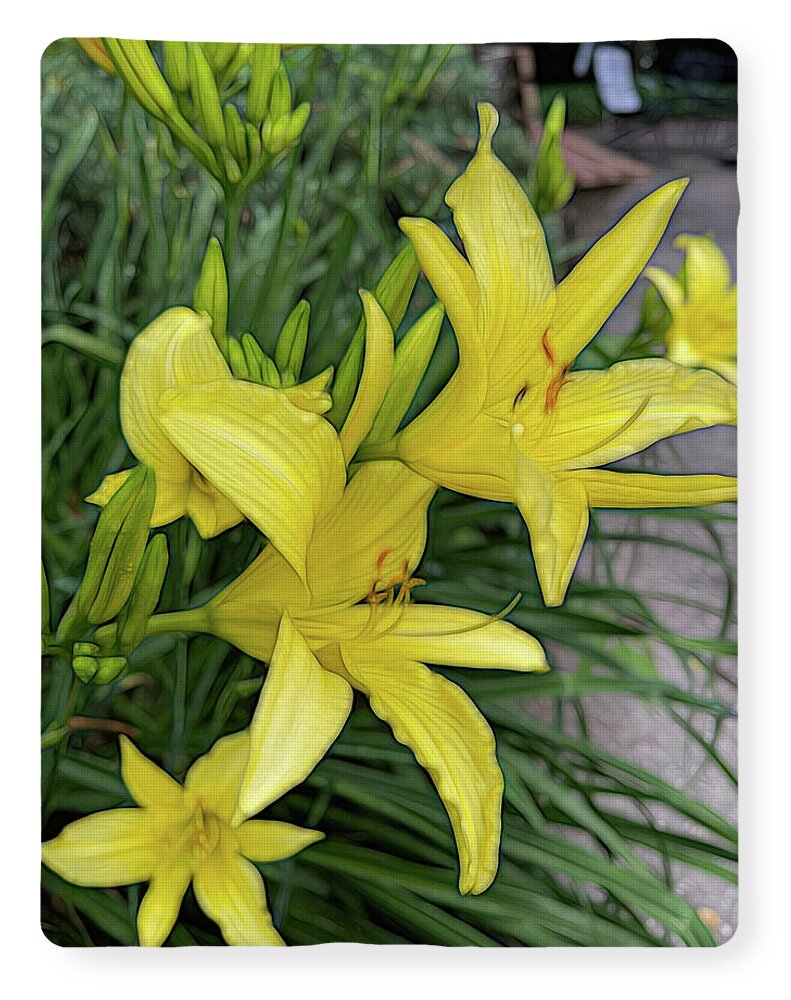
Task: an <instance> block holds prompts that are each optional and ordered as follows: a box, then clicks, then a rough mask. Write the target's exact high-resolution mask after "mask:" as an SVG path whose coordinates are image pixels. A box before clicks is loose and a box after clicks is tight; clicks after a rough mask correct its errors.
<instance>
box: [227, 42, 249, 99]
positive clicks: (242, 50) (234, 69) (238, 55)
mask: <svg viewBox="0 0 791 1000" xmlns="http://www.w3.org/2000/svg"><path fill="white" fill-rule="evenodd" d="M253 48H254V46H253V45H252V44H250V43H249V42H242V43H241V44H239V45H237V46H236V52H235V53H234V56H233V59H231V61H230V62H229V63H228V65H227V66H226V67H225V69H223V71H222V74H221V77H222V78H221V80H220V89H222V88H223V87H227V86H228V85H229V84H231V83H233V81H234V80H235V79H236V77H237V76H238V75H239V73H240V72H241V70H242V67H243V66H245V65H247V63H249V62H250V56H251V53H252V51H253Z"/></svg>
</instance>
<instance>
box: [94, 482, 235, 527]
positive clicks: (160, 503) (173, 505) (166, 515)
mask: <svg viewBox="0 0 791 1000" xmlns="http://www.w3.org/2000/svg"><path fill="white" fill-rule="evenodd" d="M132 471H133V470H132V469H123V470H122V471H121V472H113V473H112V474H111V475H109V476H105V477H104V479H103V480H102V482H101V484H100V486H99V488H98V489H97V490H94V492H93V493H91V495H90V496H87V497H86V498H85V499H86V501H87V502H88V503H93V504H96V506H97V507H104V506H105V504H106V503H107V502H108V501H109V500H110V498H111V497H113V496H115V494H116V493H117V492H118V490H119V489H120V488H121V487H122V486H123V484H124V483H125V482H126V480H127V479H128V478H129V475H130V473H131V472H132ZM188 498H189V480H188V479H184V480H181V481H180V482H170V481H168V480H166V479H163V480H157V496H156V500H155V501H154V510H153V511H152V513H151V527H152V528H158V527H159V526H160V525H163V524H170V523H171V521H175V520H177V519H178V518H180V517H183V515H184V514H185V513H186V512H187V504H188ZM237 518H238V511H237Z"/></svg>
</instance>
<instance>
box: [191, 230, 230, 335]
mask: <svg viewBox="0 0 791 1000" xmlns="http://www.w3.org/2000/svg"><path fill="white" fill-rule="evenodd" d="M192 302H193V305H194V306H195V311H196V312H206V313H208V314H209V316H210V317H211V332H212V334H213V335H214V339H215V340H216V341H217V346H218V347H219V348H220V350H221V351H222V352H223V354H224V353H225V346H226V340H227V334H226V331H227V329H228V274H227V272H226V269H225V258H224V257H223V253H222V247H221V246H220V241H219V240H218V239H217V237H216V236H212V238H211V239H210V240H209V245H208V247H207V248H206V256H205V257H204V258H203V265H202V267H201V272H200V277H199V278H198V283H197V285H196V286H195V292H194V294H193V296H192Z"/></svg>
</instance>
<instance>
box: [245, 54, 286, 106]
mask: <svg viewBox="0 0 791 1000" xmlns="http://www.w3.org/2000/svg"><path fill="white" fill-rule="evenodd" d="M279 65H280V46H279V45H255V46H253V51H252V55H251V57H250V83H249V85H248V87H247V118H248V120H249V121H251V122H253V124H255V125H258V126H260V125H261V124H262V122H263V121H264V119H265V118H266V116H267V112H268V111H269V95H270V93H271V90H272V81H273V79H274V76H275V73H276V72H277V68H278V66H279Z"/></svg>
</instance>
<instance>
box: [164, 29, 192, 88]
mask: <svg viewBox="0 0 791 1000" xmlns="http://www.w3.org/2000/svg"><path fill="white" fill-rule="evenodd" d="M162 50H163V52H164V54H165V76H166V77H167V80H168V83H169V84H170V86H171V87H172V88H173V89H174V90H176V91H178V93H180V94H186V93H188V92H189V89H190V75H189V70H188V69H187V43H186V42H163V43H162Z"/></svg>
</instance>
